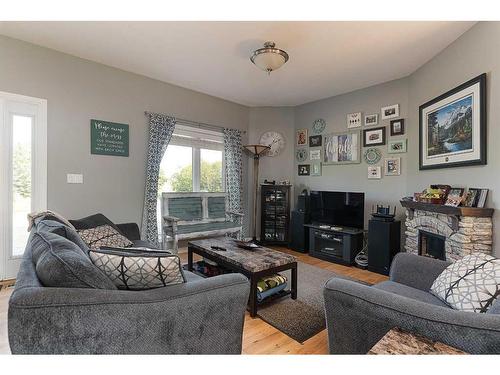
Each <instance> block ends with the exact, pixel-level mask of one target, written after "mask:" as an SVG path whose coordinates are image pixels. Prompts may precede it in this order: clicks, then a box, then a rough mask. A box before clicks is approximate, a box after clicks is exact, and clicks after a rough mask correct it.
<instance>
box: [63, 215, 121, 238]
mask: <svg viewBox="0 0 500 375" xmlns="http://www.w3.org/2000/svg"><path fill="white" fill-rule="evenodd" d="M69 222H70V223H71V224H72V225H73V226H74V227H75V229H76V230H80V229H91V228H96V227H99V226H101V225H109V226H110V227H113V228H114V229H115V230H116V231H117V232H118V233H120V234H122V235H123V233H122V232H121V231H120V228H118V226H117V225H116V224H115V223H113V222H112V221H111V220H109V219H108V218H107V217H106V216H104V215H103V214H95V215H90V216H87V217H84V218H83V219H78V220H70V221H69Z"/></svg>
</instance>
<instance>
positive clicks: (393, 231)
mask: <svg viewBox="0 0 500 375" xmlns="http://www.w3.org/2000/svg"><path fill="white" fill-rule="evenodd" d="M400 250H401V222H400V221H397V220H396V221H391V222H387V221H380V220H373V219H372V220H370V221H369V222H368V270H370V271H373V272H377V273H381V274H383V275H389V269H390V267H391V263H392V258H394V255H396V254H397V253H398V252H399V251H400Z"/></svg>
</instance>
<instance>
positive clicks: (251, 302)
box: [187, 243, 297, 318]
mask: <svg viewBox="0 0 500 375" xmlns="http://www.w3.org/2000/svg"><path fill="white" fill-rule="evenodd" d="M193 254H197V255H199V256H201V257H203V258H207V259H209V260H211V261H213V262H215V263H217V264H218V265H220V266H222V267H224V268H226V269H228V270H230V271H232V272H237V273H241V274H243V275H245V276H246V277H247V278H248V279H249V281H250V296H249V298H248V311H249V313H250V316H251V317H252V318H253V317H255V316H257V309H258V308H259V307H262V306H265V305H268V304H269V303H271V302H274V301H276V300H277V299H281V298H283V297H287V296H290V297H291V298H292V299H297V262H292V263H288V264H284V265H282V266H277V267H272V268H269V269H266V270H263V271H259V272H250V271H248V270H246V269H244V268H240V267H238V266H236V265H234V264H232V263H229V262H226V261H224V260H223V259H220V258H218V257H216V256H213V255H211V254H209V253H207V252H205V251H203V249H200V248H198V247H195V246H192V245H191V244H190V243H188V264H187V269H188V271H189V272H193V273H195V274H197V275H200V276H202V277H207V276H206V275H203V274H202V273H200V272H198V271H196V270H194V269H193ZM287 270H290V271H291V274H292V277H291V286H290V290H282V291H281V292H278V293H276V294H274V295H272V296H269V297H267V298H265V299H264V300H263V301H262V302H259V301H258V300H257V283H258V281H259V280H260V279H262V278H263V277H266V276H270V275H274V274H276V273H278V272H283V271H287Z"/></svg>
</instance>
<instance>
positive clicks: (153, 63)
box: [0, 22, 474, 106]
mask: <svg viewBox="0 0 500 375" xmlns="http://www.w3.org/2000/svg"><path fill="white" fill-rule="evenodd" d="M473 25H474V22H0V34H4V35H7V36H10V37H13V38H17V39H21V40H25V41H28V42H31V43H34V44H38V45H41V46H45V47H49V48H52V49H55V50H58V51H62V52H65V53H68V54H71V55H75V56H78V57H82V58H85V59H88V60H92V61H96V62H99V63H103V64H106V65H110V66H114V67H116V68H120V69H123V70H126V71H130V72H134V73H138V74H142V75H145V76H147V77H151V78H155V79H158V80H160V81H164V82H169V83H172V84H175V85H178V86H182V87H186V88H189V89H192V90H196V91H200V92H203V93H206V94H210V95H213V96H217V97H220V98H224V99H227V100H230V101H233V102H237V103H241V104H244V105H248V106H294V105H299V104H303V103H307V102H310V101H314V100H318V99H322V98H326V97H329V96H334V95H338V94H342V93H345V92H350V91H353V90H356V89H360V88H364V87H368V86H372V85H375V84H378V83H382V82H386V81H390V80H393V79H397V78H401V77H405V76H407V75H409V74H411V73H412V72H414V71H415V70H416V69H418V68H419V67H420V66H422V65H423V64H424V63H425V62H427V61H428V60H430V59H431V58H432V57H433V56H435V55H436V54H438V53H439V52H440V51H441V50H443V49H444V48H445V47H446V46H448V45H449V44H450V43H451V42H453V41H454V40H455V39H457V38H458V37H459V36H460V35H461V34H462V33H464V32H465V31H467V30H468V29H469V28H470V27H472V26H473ZM267 40H271V41H275V42H276V45H277V47H279V48H282V49H284V50H286V51H287V52H288V54H289V55H290V60H289V61H288V63H286V64H285V65H284V66H283V67H282V68H280V69H279V70H277V71H275V72H273V73H272V74H271V75H270V76H268V75H267V74H266V73H265V72H263V71H261V70H259V69H257V67H255V66H254V65H253V64H252V63H251V62H250V60H249V56H250V54H251V53H252V51H253V50H255V49H257V48H260V47H261V46H262V44H263V43H264V42H265V41H267Z"/></svg>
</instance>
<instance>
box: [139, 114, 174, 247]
mask: <svg viewBox="0 0 500 375" xmlns="http://www.w3.org/2000/svg"><path fill="white" fill-rule="evenodd" d="M147 115H148V116H149V144H148V161H147V166H146V171H147V174H146V187H145V192H144V211H143V214H142V228H141V238H142V239H143V240H146V241H148V242H150V243H153V244H155V245H158V222H157V212H156V205H157V199H158V176H159V174H160V163H161V159H162V158H163V155H164V154H165V151H166V150H167V146H168V144H169V142H170V139H171V138H172V133H173V132H174V129H175V118H173V117H170V116H167V115H162V114H158V113H147Z"/></svg>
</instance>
